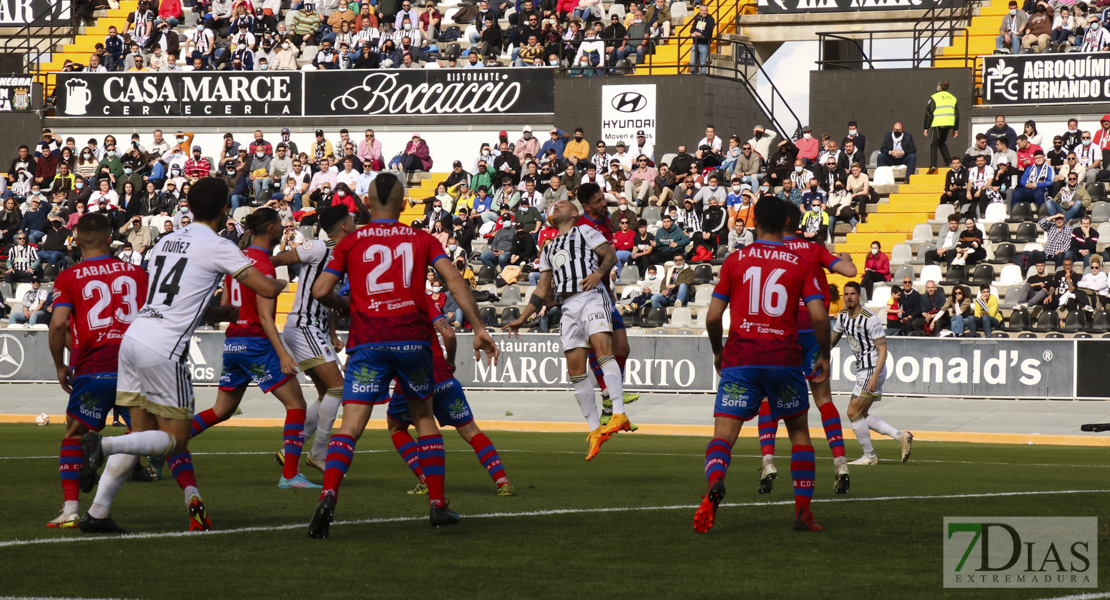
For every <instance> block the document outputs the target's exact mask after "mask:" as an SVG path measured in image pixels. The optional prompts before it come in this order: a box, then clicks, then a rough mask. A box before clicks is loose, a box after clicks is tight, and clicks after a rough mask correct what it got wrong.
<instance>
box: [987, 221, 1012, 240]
mask: <svg viewBox="0 0 1110 600" xmlns="http://www.w3.org/2000/svg"><path fill="white" fill-rule="evenodd" d="M987 237H988V238H989V239H990V241H991V242H994V243H996V244H1000V243H1002V242H1008V241H1010V226H1009V225H1007V224H1006V223H995V224H994V225H991V229H990V233H988V234H987Z"/></svg>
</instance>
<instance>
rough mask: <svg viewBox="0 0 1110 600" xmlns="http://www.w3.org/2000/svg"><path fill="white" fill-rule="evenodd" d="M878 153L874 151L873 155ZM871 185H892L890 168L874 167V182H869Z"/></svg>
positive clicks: (892, 170)
mask: <svg viewBox="0 0 1110 600" xmlns="http://www.w3.org/2000/svg"><path fill="white" fill-rule="evenodd" d="M878 153H879V151H878V150H876V151H875V154H878ZM871 183H872V185H875V186H879V185H894V169H892V168H891V167H876V168H875V181H873V182H871Z"/></svg>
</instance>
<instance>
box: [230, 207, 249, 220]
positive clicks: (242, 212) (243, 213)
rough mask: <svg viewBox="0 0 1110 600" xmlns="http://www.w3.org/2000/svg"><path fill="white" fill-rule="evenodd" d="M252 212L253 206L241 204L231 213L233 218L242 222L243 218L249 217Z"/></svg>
mask: <svg viewBox="0 0 1110 600" xmlns="http://www.w3.org/2000/svg"><path fill="white" fill-rule="evenodd" d="M252 212H254V207H253V206H240V207H239V208H236V209H235V211H234V212H232V213H231V218H232V219H235V220H236V221H238V222H240V223H242V222H243V219H245V218H247V215H249V214H251V213H252Z"/></svg>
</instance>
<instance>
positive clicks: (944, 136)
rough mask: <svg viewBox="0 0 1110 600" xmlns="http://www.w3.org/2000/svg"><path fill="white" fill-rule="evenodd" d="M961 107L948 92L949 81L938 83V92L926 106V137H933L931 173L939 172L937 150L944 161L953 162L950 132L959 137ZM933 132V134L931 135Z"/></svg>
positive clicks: (930, 153) (930, 161)
mask: <svg viewBox="0 0 1110 600" xmlns="http://www.w3.org/2000/svg"><path fill="white" fill-rule="evenodd" d="M959 122H960V109H959V108H957V107H956V97H955V96H953V95H952V94H950V93H948V82H947V81H942V82H940V83H938V84H937V93H935V94H933V95H932V97H931V98H929V104H928V105H927V106H926V108H925V137H926V138H929V137H931V138H932V140H931V143H930V144H929V174H930V175H932V174H933V173H936V172H937V150H938V149H939V150H940V154H941V156H942V157H944V163H945V164H948V163H950V162H952V159H951V157H950V156H949V154H948V132H952V139H956V138H957V137H959V135H960V132H959V130H958V127H959ZM930 134H931V135H930Z"/></svg>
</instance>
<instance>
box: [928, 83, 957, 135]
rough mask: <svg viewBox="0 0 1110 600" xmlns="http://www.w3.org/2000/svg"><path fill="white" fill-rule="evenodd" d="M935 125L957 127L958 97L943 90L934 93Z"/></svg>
mask: <svg viewBox="0 0 1110 600" xmlns="http://www.w3.org/2000/svg"><path fill="white" fill-rule="evenodd" d="M933 104H934V105H935V106H936V108H934V109H933V124H932V126H933V127H955V125H956V97H955V96H953V95H952V94H949V93H948V92H946V91H944V90H941V91H939V92H937V93H935V94H933Z"/></svg>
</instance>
